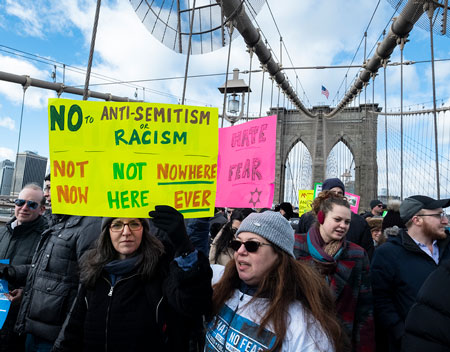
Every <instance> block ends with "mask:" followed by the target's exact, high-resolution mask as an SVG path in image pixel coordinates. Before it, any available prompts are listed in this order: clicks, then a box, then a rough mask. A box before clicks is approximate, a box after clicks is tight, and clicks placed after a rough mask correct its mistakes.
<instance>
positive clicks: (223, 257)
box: [209, 208, 254, 265]
mask: <svg viewBox="0 0 450 352" xmlns="http://www.w3.org/2000/svg"><path fill="white" fill-rule="evenodd" d="M253 212H254V211H253V210H252V209H250V208H242V209H235V210H234V211H233V213H232V214H231V217H230V221H228V222H227V223H226V224H225V225H224V226H223V227H222V229H221V230H220V231H219V233H218V234H217V235H216V237H214V240H213V242H212V244H211V248H210V250H209V262H210V263H211V264H220V265H226V264H227V263H228V262H229V261H230V260H231V259H233V253H234V251H233V250H232V249H231V248H230V247H229V246H228V244H229V243H230V241H231V240H232V239H233V238H234V235H235V234H236V231H237V230H238V229H239V226H240V225H241V222H242V220H244V219H245V218H246V217H247V216H248V215H249V214H251V213H253Z"/></svg>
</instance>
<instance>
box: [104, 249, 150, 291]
mask: <svg viewBox="0 0 450 352" xmlns="http://www.w3.org/2000/svg"><path fill="white" fill-rule="evenodd" d="M141 261H142V254H138V255H135V256H133V257H130V258H126V259H122V260H120V259H116V260H113V261H112V262H109V263H108V264H106V265H105V268H104V269H105V271H106V272H107V273H108V274H109V276H110V278H111V285H113V286H114V284H115V283H116V281H117V280H120V278H121V277H122V276H123V275H126V274H128V273H130V272H131V271H132V270H133V269H134V268H135V267H137V266H138V265H139V264H140V262H141Z"/></svg>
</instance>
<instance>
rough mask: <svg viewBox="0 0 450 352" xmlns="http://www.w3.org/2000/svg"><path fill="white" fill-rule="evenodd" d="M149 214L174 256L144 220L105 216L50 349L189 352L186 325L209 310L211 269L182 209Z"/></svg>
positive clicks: (157, 209) (157, 208)
mask: <svg viewBox="0 0 450 352" xmlns="http://www.w3.org/2000/svg"><path fill="white" fill-rule="evenodd" d="M149 215H150V216H152V217H153V224H154V225H155V226H156V227H157V228H159V229H161V230H163V231H164V232H165V233H167V235H168V238H169V239H170V241H171V242H172V245H173V247H174V248H175V251H176V253H175V258H174V259H173V258H168V257H167V255H166V254H165V249H164V247H163V244H162V243H161V242H160V240H158V239H157V238H156V237H155V236H154V235H152V234H151V233H150V227H149V221H148V219H142V218H103V221H102V233H101V235H100V237H99V239H98V241H97V244H96V247H95V248H94V249H92V250H91V251H90V252H87V253H86V255H85V257H84V261H83V262H84V265H83V266H82V268H81V283H82V285H81V287H80V289H79V292H78V297H77V299H76V301H75V304H74V306H73V308H72V310H71V313H70V315H69V317H68V319H66V322H65V324H64V326H63V329H62V331H61V333H60V336H59V337H58V340H57V341H56V343H55V346H54V348H53V351H74V352H75V351H76V352H80V351H133V352H138V351H148V350H152V351H187V350H188V348H189V347H188V346H189V332H190V330H189V326H190V325H189V323H188V322H189V321H191V319H192V320H194V319H198V318H199V317H201V316H202V314H205V313H206V312H207V311H208V309H209V307H210V302H211V295H212V290H211V269H210V267H209V263H208V260H207V258H206V257H205V256H203V255H202V253H200V252H199V251H197V250H194V248H193V246H192V244H191V242H190V240H189V238H188V236H187V235H186V229H185V226H184V219H183V216H182V215H181V214H180V213H179V212H177V211H176V210H175V209H173V208H171V207H168V206H156V210H155V211H151V212H150V213H149ZM172 259H173V260H172Z"/></svg>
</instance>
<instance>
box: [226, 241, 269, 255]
mask: <svg viewBox="0 0 450 352" xmlns="http://www.w3.org/2000/svg"><path fill="white" fill-rule="evenodd" d="M242 245H244V247H245V250H246V251H247V252H249V253H254V252H256V251H257V250H258V248H259V247H261V246H271V245H272V244H270V243H261V242H258V241H252V240H250V241H245V242H241V241H238V240H233V241H230V243H229V244H228V247H230V248H231V249H232V250H234V251H235V252H237V251H238V250H239V248H241V246H242Z"/></svg>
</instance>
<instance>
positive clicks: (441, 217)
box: [416, 211, 447, 220]
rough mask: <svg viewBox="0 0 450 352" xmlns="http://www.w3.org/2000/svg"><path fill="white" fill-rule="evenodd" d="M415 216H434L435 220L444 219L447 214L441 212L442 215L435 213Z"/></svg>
mask: <svg viewBox="0 0 450 352" xmlns="http://www.w3.org/2000/svg"><path fill="white" fill-rule="evenodd" d="M416 216H434V217H436V218H440V219H441V220H442V219H445V218H446V217H447V213H446V212H445V211H443V212H442V213H436V214H418V215H416Z"/></svg>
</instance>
